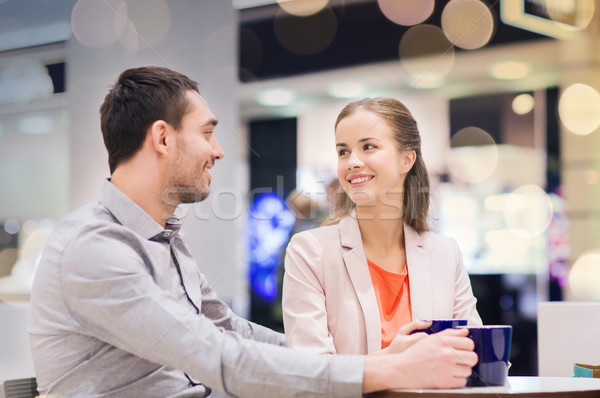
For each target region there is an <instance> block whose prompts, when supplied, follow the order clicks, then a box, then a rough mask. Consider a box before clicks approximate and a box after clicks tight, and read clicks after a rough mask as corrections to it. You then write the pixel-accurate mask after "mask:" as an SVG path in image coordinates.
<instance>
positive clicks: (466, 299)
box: [450, 239, 483, 326]
mask: <svg viewBox="0 0 600 398" xmlns="http://www.w3.org/2000/svg"><path fill="white" fill-rule="evenodd" d="M450 240H451V242H452V248H453V251H454V257H455V258H456V288H455V295H454V314H453V317H454V319H466V320H467V322H468V324H469V325H472V326H481V325H482V324H483V322H482V321H481V317H480V316H479V313H478V312H477V308H476V305H477V299H476V298H475V296H474V295H473V290H472V288H471V280H470V279H469V274H468V273H467V269H466V268H465V265H464V263H463V258H462V253H461V251H460V249H459V248H458V244H457V243H456V240H455V239H450Z"/></svg>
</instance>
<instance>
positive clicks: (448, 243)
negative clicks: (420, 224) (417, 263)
mask: <svg viewBox="0 0 600 398" xmlns="http://www.w3.org/2000/svg"><path fill="white" fill-rule="evenodd" d="M416 234H417V235H418V237H419V239H420V240H421V244H422V245H423V247H425V248H428V249H430V250H453V249H454V248H455V247H456V246H457V244H456V240H455V239H454V238H452V237H449V236H446V235H442V234H440V233H438V232H435V231H422V232H420V233H416Z"/></svg>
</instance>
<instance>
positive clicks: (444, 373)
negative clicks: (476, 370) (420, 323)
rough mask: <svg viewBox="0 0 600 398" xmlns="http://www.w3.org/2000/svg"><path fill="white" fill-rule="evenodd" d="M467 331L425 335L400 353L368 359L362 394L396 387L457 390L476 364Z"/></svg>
mask: <svg viewBox="0 0 600 398" xmlns="http://www.w3.org/2000/svg"><path fill="white" fill-rule="evenodd" d="M467 334H468V330H467V329H446V330H444V331H442V332H440V333H436V334H432V335H428V336H423V337H422V338H420V339H418V341H416V342H415V343H414V344H412V345H411V346H409V347H408V348H406V349H405V350H403V351H402V352H400V353H393V354H384V355H378V354H377V353H375V354H370V355H367V357H366V358H365V368H364V376H363V393H369V392H373V391H378V390H384V389H395V388H458V387H463V386H464V385H465V384H466V377H468V376H469V375H470V374H471V368H472V367H473V366H474V365H475V364H476V363H477V354H475V353H474V352H473V348H474V345H473V341H472V340H470V339H468V338H466V336H467Z"/></svg>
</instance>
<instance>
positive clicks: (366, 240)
mask: <svg viewBox="0 0 600 398" xmlns="http://www.w3.org/2000/svg"><path fill="white" fill-rule="evenodd" d="M356 218H357V220H358V225H359V227H360V232H361V236H362V241H363V246H365V247H366V248H368V249H369V250H371V251H372V252H376V253H379V254H381V255H385V254H386V253H391V252H394V251H397V250H398V249H399V248H403V247H404V218H403V216H402V206H401V205H400V206H398V207H392V206H386V207H385V208H383V207H382V206H372V207H363V206H357V207H356Z"/></svg>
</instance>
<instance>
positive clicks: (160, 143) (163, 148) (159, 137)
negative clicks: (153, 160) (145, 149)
mask: <svg viewBox="0 0 600 398" xmlns="http://www.w3.org/2000/svg"><path fill="white" fill-rule="evenodd" d="M149 130H150V131H149V132H148V135H149V138H150V141H151V143H152V148H154V150H155V151H156V152H158V153H159V154H160V155H161V156H167V153H168V151H167V149H168V148H167V145H168V142H169V140H168V139H167V138H168V135H169V124H168V123H167V122H165V121H164V120H157V121H155V122H154V123H152V125H151V126H150V128H149Z"/></svg>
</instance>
